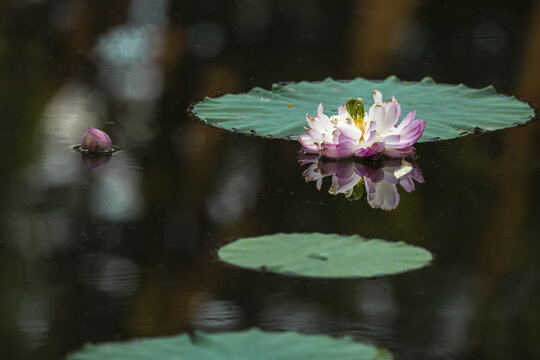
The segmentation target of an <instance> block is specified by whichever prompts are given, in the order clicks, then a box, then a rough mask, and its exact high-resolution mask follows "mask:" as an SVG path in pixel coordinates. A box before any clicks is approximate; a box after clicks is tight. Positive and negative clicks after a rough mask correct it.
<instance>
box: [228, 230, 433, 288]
mask: <svg viewBox="0 0 540 360" xmlns="http://www.w3.org/2000/svg"><path fill="white" fill-rule="evenodd" d="M219 257H220V259H221V260H223V261H225V262H227V263H230V264H233V265H236V266H239V267H242V268H248V269H253V270H263V271H267V272H272V273H279V274H285V275H293V276H308V277H323V278H349V277H373V276H381V275H390V274H397V273H401V272H404V271H408V270H413V269H418V268H421V267H423V266H425V265H426V264H428V263H429V262H430V261H431V259H432V256H431V254H430V253H429V251H427V250H425V249H423V248H420V247H417V246H411V245H407V244H405V243H404V242H390V241H385V240H379V239H371V240H367V239H364V238H363V237H361V236H359V235H353V236H341V235H337V234H319V233H312V234H274V235H266V236H260V237H252V238H244V239H239V240H237V241H235V242H233V243H230V244H227V245H225V246H224V247H222V248H221V249H220V250H219Z"/></svg>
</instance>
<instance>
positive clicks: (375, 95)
mask: <svg viewBox="0 0 540 360" xmlns="http://www.w3.org/2000/svg"><path fill="white" fill-rule="evenodd" d="M373 101H374V102H375V104H382V94H381V92H380V91H379V90H375V91H373Z"/></svg>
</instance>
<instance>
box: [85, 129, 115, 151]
mask: <svg viewBox="0 0 540 360" xmlns="http://www.w3.org/2000/svg"><path fill="white" fill-rule="evenodd" d="M81 150H83V151H89V152H110V151H112V150H113V145H112V141H111V138H110V137H109V135H107V134H106V133H104V132H103V131H101V130H98V129H94V128H91V127H88V129H86V131H85V132H84V135H83V137H82V141H81Z"/></svg>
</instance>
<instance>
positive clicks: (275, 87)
mask: <svg viewBox="0 0 540 360" xmlns="http://www.w3.org/2000/svg"><path fill="white" fill-rule="evenodd" d="M358 80H365V81H370V82H372V83H374V84H377V83H386V82H388V81H400V82H401V83H402V84H403V85H406V86H415V85H425V84H437V85H440V86H446V87H455V88H463V87H464V88H466V89H467V90H470V91H473V92H476V93H482V92H488V93H492V94H495V95H497V96H500V97H501V99H504V100H516V101H518V102H519V103H521V104H524V105H526V106H527V107H528V110H529V115H528V118H527V119H524V120H523V121H520V122H515V123H513V124H512V125H509V126H505V127H501V128H497V129H493V130H486V129H482V128H474V131H465V132H462V133H460V134H458V135H456V136H455V137H452V138H449V139H441V138H440V137H433V138H429V139H422V138H421V139H420V140H419V141H418V142H417V143H425V142H433V141H443V140H453V139H456V138H461V137H464V136H468V135H471V134H479V133H489V132H493V131H498V130H504V129H508V128H512V127H515V126H520V125H525V124H527V123H528V122H530V121H531V120H532V119H534V118H535V116H536V114H535V109H534V107H533V106H531V104H529V103H527V102H524V101H521V100H519V99H518V98H516V96H515V95H504V94H500V93H498V92H497V89H496V88H495V87H494V86H493V85H488V86H486V87H483V88H479V89H478V88H472V87H469V86H467V85H465V84H464V83H459V84H456V85H453V84H445V83H437V82H436V81H435V80H434V79H433V78H432V77H430V76H425V77H424V78H423V79H422V80H420V81H405V80H400V79H399V78H398V77H397V76H395V75H390V76H388V77H387V78H386V79H384V80H369V79H365V78H362V77H357V78H354V79H352V80H334V79H333V78H332V77H327V78H325V79H324V80H322V81H305V80H304V81H298V82H284V83H274V84H272V87H271V89H270V90H267V89H264V88H261V87H259V86H256V87H254V88H252V89H251V90H249V91H248V92H246V93H239V94H230V93H228V94H222V95H220V96H217V97H214V98H212V97H209V96H206V97H204V99H202V100H200V101H198V102H196V103H195V104H194V105H192V106H191V108H190V110H189V112H190V113H191V114H192V115H193V116H194V118H195V119H196V120H197V121H199V122H202V123H203V124H204V125H207V126H210V127H214V128H217V129H220V130H225V131H228V132H232V133H238V134H242V135H248V136H257V137H261V138H266V139H282V140H289V141H295V140H296V139H297V138H298V134H289V135H283V136H274V135H271V134H270V135H258V134H257V132H256V130H254V129H252V130H250V131H249V132H239V131H237V130H236V129H234V128H225V127H224V126H223V125H221V124H219V123H216V122H213V121H211V120H210V119H208V118H206V117H204V116H200V115H199V113H198V111H199V109H200V107H201V105H204V103H205V102H208V101H216V100H217V99H220V98H222V97H224V96H231V95H232V96H237V95H253V94H254V93H256V92H258V91H269V92H271V93H274V92H277V91H280V90H283V89H286V88H287V87H288V86H291V85H299V84H306V83H307V84H318V83H324V82H332V81H334V82H340V83H349V82H353V81H358ZM398 100H399V99H398ZM314 109H315V107H314ZM314 111H315V110H314ZM400 120H401V119H400Z"/></svg>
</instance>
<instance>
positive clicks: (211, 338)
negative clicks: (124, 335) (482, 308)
mask: <svg viewBox="0 0 540 360" xmlns="http://www.w3.org/2000/svg"><path fill="white" fill-rule="evenodd" d="M392 358H393V357H392V355H391V354H390V352H388V351H387V350H385V349H379V348H376V347H374V346H371V345H365V344H361V343H357V342H355V341H353V340H352V339H350V338H341V339H335V338H331V337H329V336H325V335H302V334H299V333H297V332H293V331H285V332H279V333H278V332H276V333H273V332H263V331H260V330H258V329H251V330H247V331H241V332H224V333H216V334H205V333H202V332H197V331H196V332H195V333H194V334H193V335H192V336H191V337H190V336H189V335H187V334H183V335H178V336H171V337H162V338H152V339H144V340H139V341H132V342H127V343H106V344H101V345H86V346H85V347H84V348H83V349H82V350H80V351H79V352H77V353H75V354H72V355H69V356H68V357H67V360H103V359H107V360H173V359H174V360H183V359H186V360H187V359H189V360H276V359H279V360H298V359H310V360H328V359H335V360H391V359H392Z"/></svg>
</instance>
